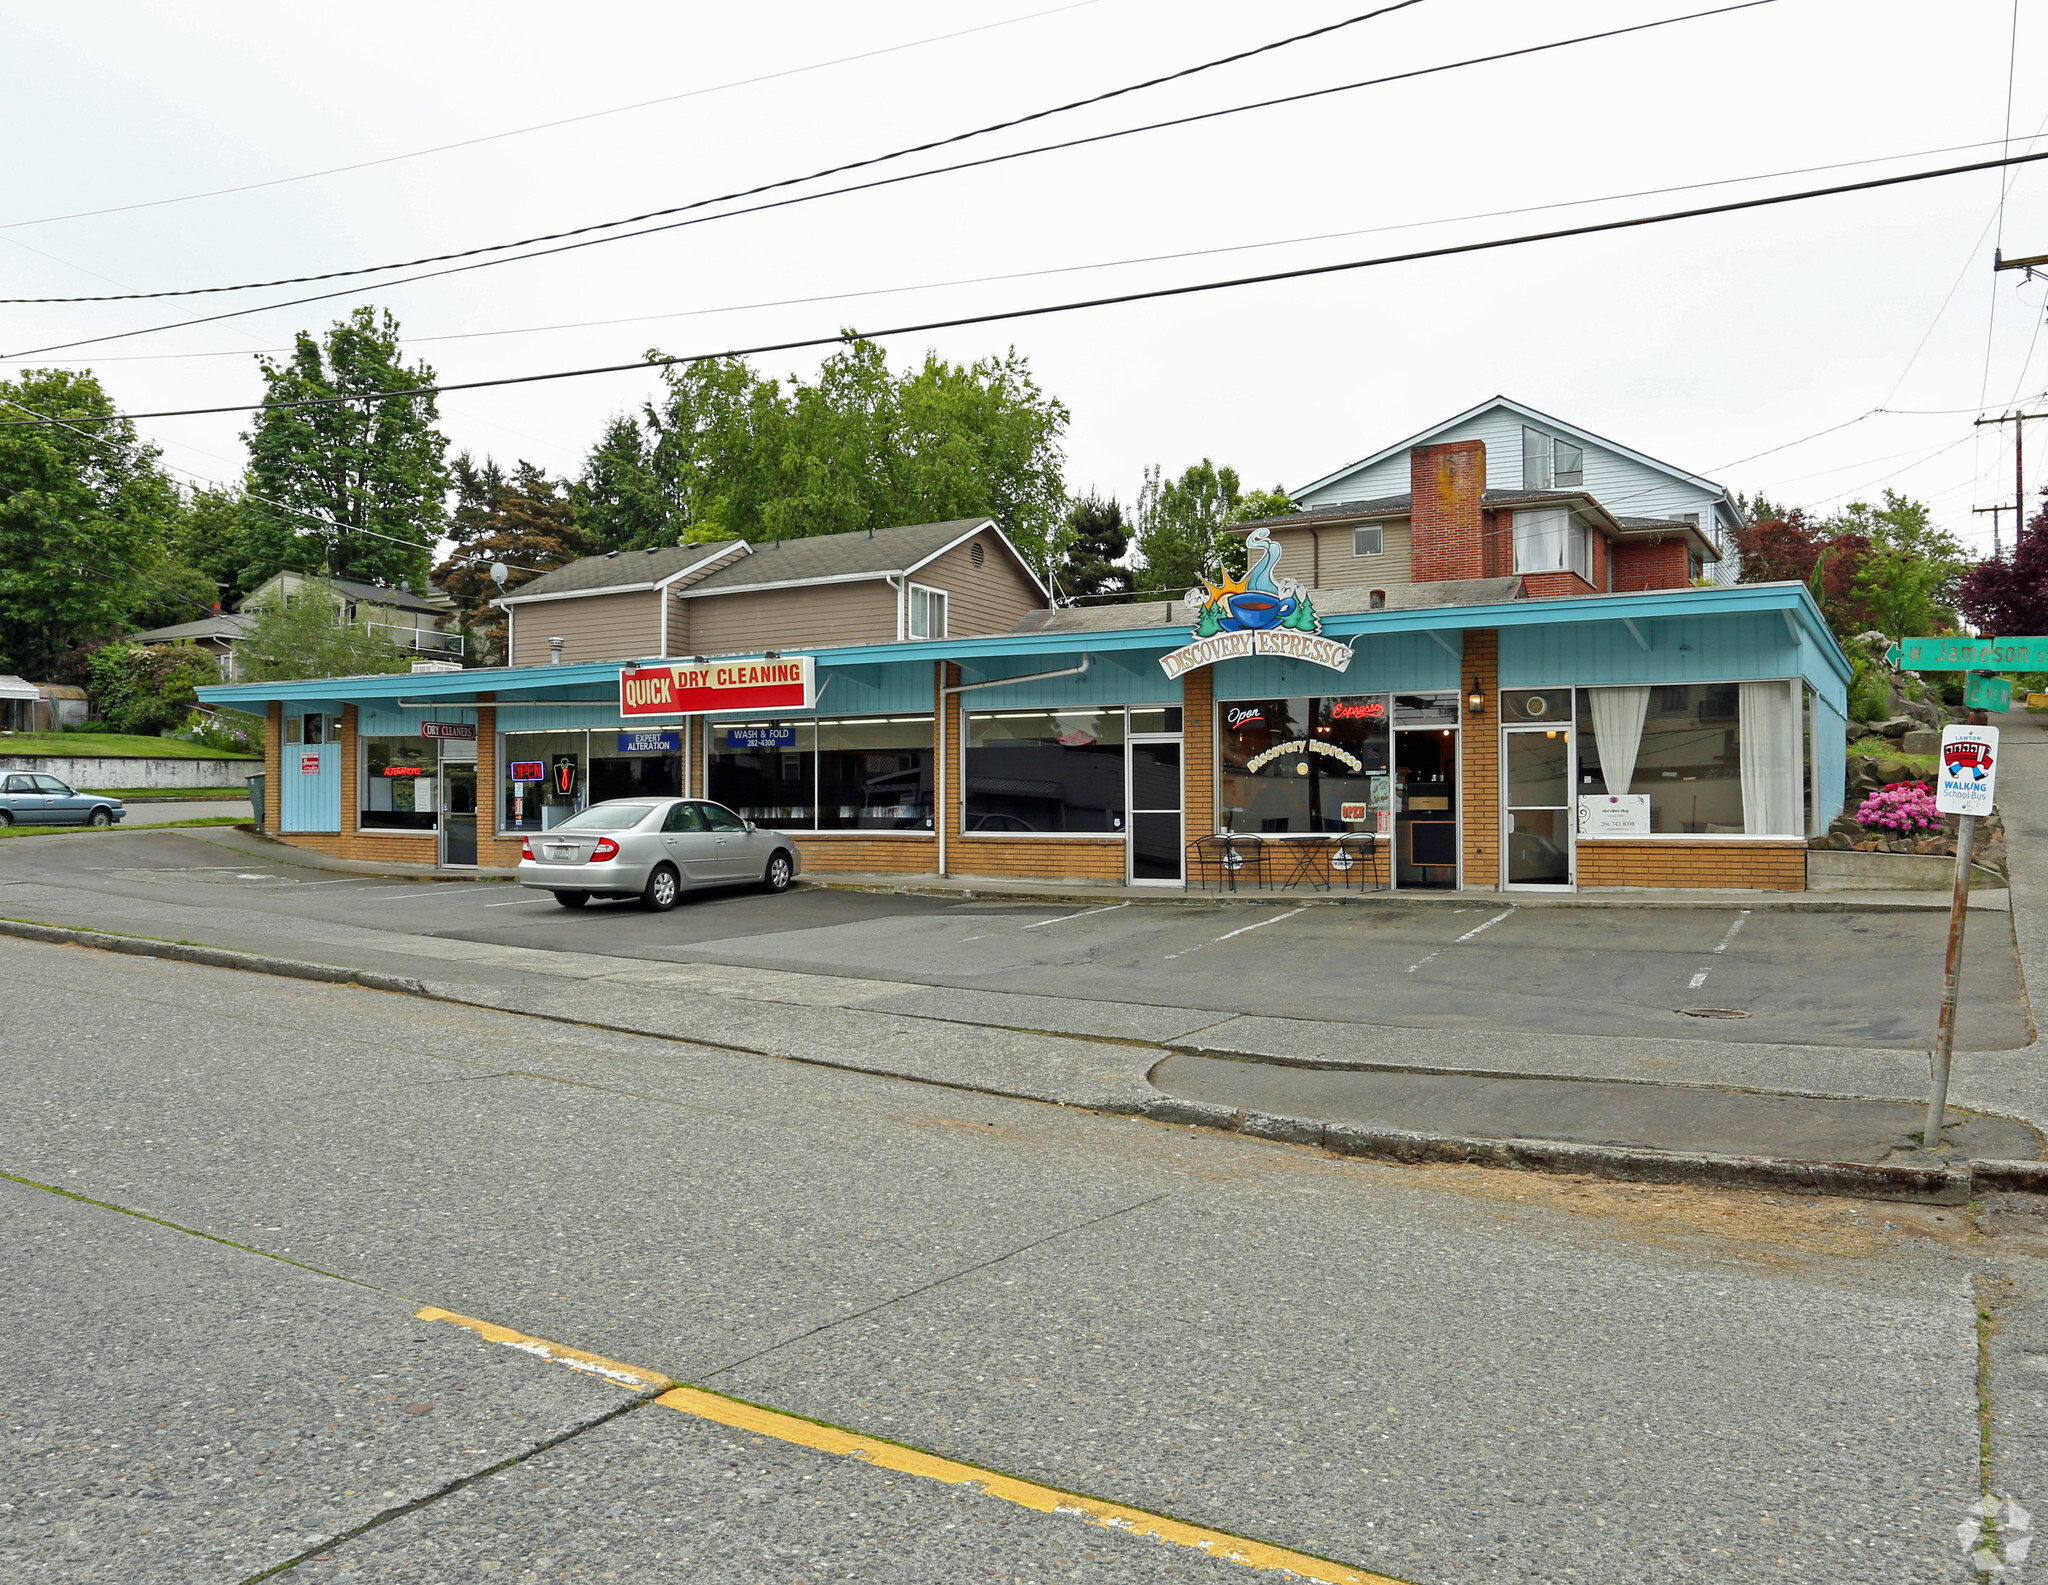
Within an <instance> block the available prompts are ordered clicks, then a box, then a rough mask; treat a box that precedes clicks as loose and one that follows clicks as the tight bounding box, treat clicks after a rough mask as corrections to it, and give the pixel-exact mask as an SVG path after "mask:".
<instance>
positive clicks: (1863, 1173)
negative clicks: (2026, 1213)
mask: <svg viewBox="0 0 2048 1585" xmlns="http://www.w3.org/2000/svg"><path fill="white" fill-rule="evenodd" d="M1142 1115H1144V1116H1146V1117H1149V1118H1152V1119H1153V1120H1154V1121H1156V1122H1162V1123H1185V1124H1187V1125H1188V1126H1189V1127H1192V1128H1212V1129H1218V1130H1222V1131H1224V1132H1227V1133H1237V1134H1244V1135H1247V1136H1248V1137H1250V1138H1253V1139H1271V1140H1276V1141H1278V1142H1280V1143H1282V1144H1289V1145H1308V1146H1311V1147H1314V1148H1316V1149H1320V1150H1327V1151H1329V1152H1330V1153H1331V1154H1332V1155H1338V1156H1359V1157H1363V1158H1365V1159H1367V1160H1371V1161H1390V1162H1398V1163H1400V1164H1403V1165H1413V1164H1415V1163H1417V1162H1426V1161H1441V1162H1454V1163H1458V1164H1461V1165H1468V1166H1478V1167H1506V1168H1518V1169H1520V1170H1523V1171H1527V1172H1550V1173H1564V1174H1574V1175H1580V1176H1586V1177H1597V1178H1617V1179H1621V1180H1624V1181H1627V1182H1635V1183H1689V1184H1695V1185H1703V1186H1705V1187H1709V1188H1723V1189H1776V1190H1779V1191H1780V1192H1783V1193H1787V1194H1831V1195H1843V1196H1847V1197H1850V1198H1853V1199H1861V1200H1917V1201H1920V1202H1921V1203H1923V1204H1927V1205H1962V1204H1965V1203H1966V1202H1968V1201H1969V1200H1970V1199H1971V1198H1972V1197H1973V1195H1974V1194H1976V1193H1978V1192H1982V1191H1993V1192H1997V1191H2003V1192H2008V1193H2029V1194H2041V1193H2048V1161H1978V1162H1969V1163H1965V1164H1961V1165H1955V1166H1949V1165H1942V1166H1926V1167H1918V1166H1898V1167H1889V1166H1880V1165H1874V1164H1872V1163H1869V1162H1860V1161H1788V1160H1783V1159H1780V1158H1778V1157H1775V1156H1717V1155H1709V1154H1707V1153H1705V1152H1696V1151H1676V1150H1644V1149H1636V1148H1623V1147H1621V1146H1615V1145H1579V1144H1569V1143H1566V1142H1564V1141H1562V1140H1555V1139H1480V1138H1472V1137H1469V1136H1465V1135H1460V1134H1425V1133H1417V1132H1414V1131H1411V1130H1408V1129H1402V1128H1361V1127H1357V1126H1355V1125H1353V1124H1349V1123H1318V1122H1315V1121H1313V1120H1312V1119H1308V1118H1300V1117H1275V1116H1272V1115H1269V1114H1267V1113H1264V1112H1234V1111H1231V1110H1230V1109H1229V1108H1227V1107H1222V1106H1215V1105H1211V1104H1210V1103H1209V1102H1206V1101H1182V1100H1173V1099H1165V1100H1160V1101H1155V1102H1153V1103H1151V1104H1150V1105H1148V1106H1146V1107H1145V1108H1144V1110H1143V1113H1142Z"/></svg>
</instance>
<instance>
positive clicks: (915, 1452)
mask: <svg viewBox="0 0 2048 1585" xmlns="http://www.w3.org/2000/svg"><path fill="white" fill-rule="evenodd" d="M1263 922H1264V923H1268V924H1270V923H1273V922H1274V921H1272V920H1266V921H1263ZM418 1319H420V1320H422V1321H446V1322H449V1323H451V1324H453V1325H455V1326H459V1327H462V1328H464V1329H465V1330H467V1331H470V1332H474V1333H475V1334H476V1335H477V1336H479V1337H481V1338H484V1339H486V1340H487V1341H489V1342H493V1343H502V1344H504V1345H505V1346H506V1347H509V1348H516V1349H518V1350H520V1351H521V1352H522V1353H527V1354H532V1355H534V1356H535V1357H537V1358H540V1359H544V1360H547V1361H548V1362H549V1363H551V1364H558V1365H566V1366H568V1367H569V1368H570V1369H571V1370H580V1371H583V1372H585V1373H587V1374H590V1375H595V1376H600V1377H602V1378H604V1379H605V1380H607V1381H612V1382H615V1383H617V1384H618V1385H619V1386H622V1387H632V1388H638V1389H641V1390H646V1389H648V1388H652V1387H666V1388H667V1390H666V1391H664V1392H662V1393H661V1395H660V1396H659V1397H657V1398H655V1399H654V1402H655V1404H656V1405H657V1406H658V1407H660V1408H663V1409H672V1410H674V1411H675V1412H676V1413H678V1414H686V1415H689V1416H691V1417H692V1418H694V1419H698V1420H709V1421H711V1422H712V1423H713V1424H715V1425H724V1426H730V1427H732V1428H733V1429H734V1430H736V1431H745V1432H747V1433H749V1434H751V1435H754V1436H764V1437H772V1438H773V1439H775V1440H776V1441H778V1442H787V1443H790V1444H792V1445H794V1446H797V1447H805V1448H809V1449H811V1450H812V1451H813V1452H818V1453H828V1454H832V1455H834V1456H836V1457H839V1458H853V1459H858V1460H859V1461H860V1462H861V1463H863V1464H872V1465H874V1466H875V1467H876V1468H878V1469H886V1470H893V1471H895V1472H896V1473H897V1474H899V1475H912V1476H916V1477H917V1478H918V1479H920V1480H929V1481H934V1482H936V1483H938V1484H939V1485H943V1486H967V1487H971V1488H972V1489H973V1490H975V1491H977V1492H979V1493H980V1494H981V1495H982V1496H984V1497H994V1498H996V1499H997V1500H998V1501H1001V1502H1007V1503H1014V1504H1015V1505H1016V1506H1018V1507H1020V1508H1029V1509H1031V1510H1033V1511H1034V1512H1037V1513H1047V1514H1058V1515H1062V1516H1064V1517H1066V1518H1069V1519H1079V1520H1081V1521H1082V1522H1083V1523H1085V1524H1092V1525H1097V1526H1099V1527H1101V1528H1102V1529H1105V1530H1118V1531H1121V1532H1123V1533H1124V1534H1125V1535H1129V1536H1137V1537H1143V1538H1145V1539H1148V1540H1153V1541H1164V1542H1167V1543H1170V1544H1171V1545H1174V1546H1184V1547H1189V1548H1192V1549H1193V1550H1195V1551H1197V1552H1202V1553H1205V1554H1207V1555H1208V1556H1210V1557H1213V1558H1217V1559H1219V1560H1221V1561H1223V1562H1226V1563H1236V1564H1239V1565H1241V1566H1242V1567H1245V1568H1254V1569H1266V1570H1271V1571H1275V1572H1278V1573H1282V1574H1287V1575H1290V1576H1292V1577H1293V1578H1296V1579H1301V1580H1308V1581H1313V1582H1315V1585H1402V1582H1400V1581H1398V1580H1395V1579H1392V1578H1391V1577H1389V1576H1388V1575H1385V1574H1372V1573H1367V1572H1366V1571H1364V1570H1362V1569H1355V1568H1350V1567H1347V1566H1346V1565H1344V1564H1342V1563H1332V1562H1330V1561H1329V1560H1328V1559H1326V1558H1319V1557H1314V1556H1311V1555H1310V1554H1308V1553H1306V1552H1294V1551H1290V1550H1289V1549H1288V1548H1286V1547H1279V1546H1272V1545H1270V1544H1268V1543H1266V1542H1264V1541H1251V1540H1247V1539H1246V1538H1245V1537H1243V1536H1237V1535H1232V1534H1231V1533H1230V1532H1229V1531H1227V1530H1212V1529H1210V1528H1208V1527H1207V1526H1206V1525H1198V1524H1189V1523H1187V1522H1186V1521H1184V1520H1180V1519H1170V1518H1168V1517H1166V1516H1165V1515H1164V1514H1157V1513H1152V1512H1150V1511H1148V1510H1147V1509H1144V1508H1128V1507H1125V1506H1124V1505H1123V1504H1122V1503H1114V1502H1105V1501H1103V1500H1102V1499H1100V1498H1096V1497H1084V1496H1081V1495H1079V1494H1078V1493H1075V1492H1070V1491H1061V1490H1060V1489H1058V1488H1057V1487H1054V1486H1041V1485H1040V1484H1038V1483H1037V1482H1036V1481H1029V1480H1020V1479H1018V1478H1017V1477H1016V1476H1014V1475H1005V1474H1002V1473H1000V1472H999V1471H996V1470H992V1469H984V1468H982V1467H981V1466H979V1465H976V1464H963V1463H960V1462H959V1461H958V1460H956V1459H950V1458H941V1457H939V1456H938V1455H937V1454H935V1453H926V1452H923V1451H922V1450H920V1449H918V1448H914V1447H908V1446H906V1445H904V1444H903V1443H901V1442H890V1441H886V1440H884V1439H883V1438H881V1437H875V1436H866V1435H863V1434H862V1433H860V1432H857V1431H848V1430H845V1429H843V1428H842V1427H839V1426H836V1425H828V1424H826V1423H825V1422H824V1421H822V1420H809V1419H803V1418H801V1417H799V1416H797V1415H793V1414H784V1413H782V1412H781V1411H780V1410H777V1409H769V1408H764V1407H763V1406H761V1405H760V1404H753V1403H747V1402H745V1401H743V1400H741V1399H738V1398H728V1397H726V1396H724V1395H723V1394H721V1393H715V1392H707V1391H705V1390H704V1389H703V1388H701V1387H690V1386H684V1385H681V1384H679V1383H674V1382H672V1381H671V1380H670V1378H668V1377H666V1376H663V1375H661V1374H660V1373H658V1372H656V1371H651V1370H642V1369H640V1368H639V1367H638V1366H634V1365H622V1364H620V1363H619V1362H618V1361H617V1360H612V1359H606V1358H604V1357H603V1356H602V1355H598V1354H586V1353H584V1352H583V1351H582V1350H580V1349H574V1348H565V1347H564V1346H563V1345H561V1344H559V1343H551V1342H549V1341H548V1340H547V1339H545V1338H539V1337H532V1336H529V1335H528V1334H527V1333H524V1332H515V1331H513V1330H512V1329H511V1328H510V1327H505V1326H496V1325H493V1324H492V1323H491V1322H489V1321H479V1320H476V1319H474V1318H473V1317H470V1316H466V1315H457V1314H455V1313H454V1312H453V1311H450V1310H440V1309H436V1308H434V1307H433V1306H431V1305H429V1306H428V1307H427V1308H425V1309H423V1310H421V1311H419V1312H418Z"/></svg>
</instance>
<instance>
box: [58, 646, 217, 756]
mask: <svg viewBox="0 0 2048 1585" xmlns="http://www.w3.org/2000/svg"><path fill="white" fill-rule="evenodd" d="M88 665H89V667H90V670H91V674H92V684H91V693H92V703H93V709H94V710H95V712H96V713H97V714H98V715H100V716H101V717H103V718H104V719H105V721H106V724H107V726H108V727H109V728H111V729H112V730H113V731H116V732H129V733H134V734H136V735H137V736H141V737H161V736H162V735H163V734H164V733H166V732H168V731H171V730H172V729H174V728H176V727H179V726H182V725H183V724H184V722H185V718H186V717H187V716H189V715H190V714H191V713H192V706H193V705H194V704H195V703H197V702H198V695H197V694H196V693H195V692H194V691H193V690H194V689H197V688H200V687H203V686H205V685H206V684H207V683H212V682H219V681H220V664H219V662H217V661H216V660H215V659H214V658H213V656H212V655H210V654H208V653H207V652H206V651H205V650H203V649H201V648H200V647H199V646H198V645H197V644H103V645H101V646H100V647H99V648H98V649H96V650H94V651H93V652H92V659H91V660H90V661H89V662H88Z"/></svg>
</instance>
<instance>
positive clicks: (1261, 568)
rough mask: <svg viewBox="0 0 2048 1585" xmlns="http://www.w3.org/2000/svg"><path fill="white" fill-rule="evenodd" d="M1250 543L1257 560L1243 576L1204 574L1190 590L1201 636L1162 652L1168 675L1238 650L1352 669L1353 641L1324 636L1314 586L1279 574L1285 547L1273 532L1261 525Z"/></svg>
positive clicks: (1249, 537)
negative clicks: (1312, 597)
mask: <svg viewBox="0 0 2048 1585" xmlns="http://www.w3.org/2000/svg"><path fill="white" fill-rule="evenodd" d="M1244 548H1245V554H1246V556H1247V557H1248V558H1251V559H1249V560H1248V561H1247V563H1246V567H1245V573H1244V576H1243V577H1241V578H1232V577H1229V576H1226V577H1225V578H1224V580H1223V582H1222V583H1220V584H1216V583H1211V582H1210V581H1209V580H1208V579H1207V578H1204V579H1203V580H1202V586H1201V588H1199V589H1190V590H1188V594H1187V601H1188V604H1189V605H1190V606H1193V607H1196V608H1197V612H1196V617H1195V627H1194V639H1195V641H1194V642H1193V643H1192V644H1186V645H1183V646H1182V647H1181V648H1179V649H1177V650H1174V651H1173V652H1172V653H1171V654H1167V655H1162V656H1160V657H1159V664H1160V666H1161V668H1162V669H1164V671H1165V672H1166V675H1167V676H1169V677H1180V676H1184V675H1185V674H1186V673H1188V672H1191V671H1194V670H1195V669H1196V668H1198V667H1201V666H1212V665H1214V664H1215V663H1216V662H1217V661H1219V660H1230V659H1232V658H1233V657H1235V656H1238V655H1283V656H1286V657H1287V658H1288V659H1290V660H1306V661H1313V662H1314V663H1315V664H1316V665H1318V666H1327V667H1328V668H1329V669H1330V670H1331V671H1348V670H1350V668H1351V646H1350V645H1349V644H1340V643H1338V642H1337V641H1336V640H1335V639H1333V638H1323V637H1322V636H1321V634H1322V630H1323V622H1322V618H1321V617H1319V616H1317V615H1316V608H1315V605H1314V603H1313V602H1312V601H1311V600H1310V599H1309V595H1308V591H1307V590H1306V589H1304V588H1302V586H1301V585H1300V583H1299V582H1297V581H1296V580H1295V579H1293V578H1280V579H1275V578H1274V576H1273V572H1274V569H1275V568H1277V567H1278V566H1279V565H1280V547H1279V546H1278V545H1276V544H1274V543H1273V538H1272V536H1271V535H1270V534H1268V533H1267V532H1266V530H1265V529H1263V528H1255V529H1253V530H1252V531H1251V532H1250V533H1249V534H1247V535H1246V536H1245V541H1244Z"/></svg>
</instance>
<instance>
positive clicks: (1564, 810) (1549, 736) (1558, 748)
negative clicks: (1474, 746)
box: [1501, 726, 1572, 886]
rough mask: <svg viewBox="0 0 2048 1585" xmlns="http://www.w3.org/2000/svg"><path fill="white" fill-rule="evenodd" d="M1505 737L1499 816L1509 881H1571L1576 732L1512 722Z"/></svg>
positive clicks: (1530, 883)
mask: <svg viewBox="0 0 2048 1585" xmlns="http://www.w3.org/2000/svg"><path fill="white" fill-rule="evenodd" d="M1502 736H1503V737H1504V738H1505V739H1506V741H1505V743H1504V744H1503V753H1502V755H1501V759H1502V771H1503V775H1504V781H1505V788H1506V796H1505V805H1506V807H1505V808H1504V809H1503V811H1502V814H1503V818H1502V820H1501V846H1502V849H1503V853H1504V856H1505V864H1504V866H1503V867H1504V868H1505V870H1506V872H1507V884H1508V885H1510V886H1569V885H1571V884H1572V819H1571V816H1572V810H1571V802H1572V734H1571V728H1569V727H1561V726H1546V727H1509V728H1507V729H1506V730H1505V731H1504V732H1503V733H1502Z"/></svg>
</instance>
